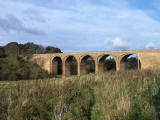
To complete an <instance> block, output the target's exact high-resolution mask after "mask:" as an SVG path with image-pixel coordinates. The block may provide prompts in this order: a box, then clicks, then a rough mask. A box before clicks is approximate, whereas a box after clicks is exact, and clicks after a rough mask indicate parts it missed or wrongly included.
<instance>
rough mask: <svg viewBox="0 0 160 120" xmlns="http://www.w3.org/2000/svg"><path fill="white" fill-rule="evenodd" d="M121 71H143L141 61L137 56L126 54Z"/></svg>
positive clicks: (121, 63) (122, 60)
mask: <svg viewBox="0 0 160 120" xmlns="http://www.w3.org/2000/svg"><path fill="white" fill-rule="evenodd" d="M120 69H121V70H133V69H141V61H140V59H139V58H138V56H137V55H135V54H126V55H124V56H123V58H122V59H121V60H120Z"/></svg>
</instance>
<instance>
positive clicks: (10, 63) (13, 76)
mask: <svg viewBox="0 0 160 120" xmlns="http://www.w3.org/2000/svg"><path fill="white" fill-rule="evenodd" d="M0 72H1V74H0V80H28V79H41V78H47V77H48V73H47V72H46V71H44V70H42V69H41V68H40V67H39V66H38V65H37V64H35V63H32V62H29V60H28V59H27V60H26V59H24V58H22V57H17V58H3V59H0Z"/></svg>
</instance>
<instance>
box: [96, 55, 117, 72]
mask: <svg viewBox="0 0 160 120" xmlns="http://www.w3.org/2000/svg"><path fill="white" fill-rule="evenodd" d="M111 70H112V71H115V70H116V60H115V58H114V57H113V56H112V55H109V54H105V55H101V56H100V57H99V58H98V72H99V73H103V72H106V71H111Z"/></svg>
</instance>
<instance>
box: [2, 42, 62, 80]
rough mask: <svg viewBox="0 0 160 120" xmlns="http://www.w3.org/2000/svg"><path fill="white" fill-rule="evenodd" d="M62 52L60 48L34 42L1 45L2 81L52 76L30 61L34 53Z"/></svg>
mask: <svg viewBox="0 0 160 120" xmlns="http://www.w3.org/2000/svg"><path fill="white" fill-rule="evenodd" d="M45 53H62V51H61V50H60V49H59V48H56V47H52V46H47V47H44V46H42V45H37V44H34V43H32V42H28V43H25V44H18V43H17V42H11V43H8V44H7V45H5V46H1V47H0V81H1V80H10V81H11V80H29V79H42V78H47V77H50V75H49V74H48V72H47V71H45V70H42V69H41V67H40V66H39V65H37V64H36V63H33V62H31V61H30V58H31V56H32V55H33V54H45Z"/></svg>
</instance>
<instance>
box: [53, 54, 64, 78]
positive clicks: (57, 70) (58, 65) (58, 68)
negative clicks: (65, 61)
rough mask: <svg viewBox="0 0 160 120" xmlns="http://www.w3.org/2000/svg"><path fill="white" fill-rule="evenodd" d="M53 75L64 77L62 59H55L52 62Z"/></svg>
mask: <svg viewBox="0 0 160 120" xmlns="http://www.w3.org/2000/svg"><path fill="white" fill-rule="evenodd" d="M52 75H53V76H57V75H62V60H61V58H60V57H55V58H54V59H53V60H52Z"/></svg>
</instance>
